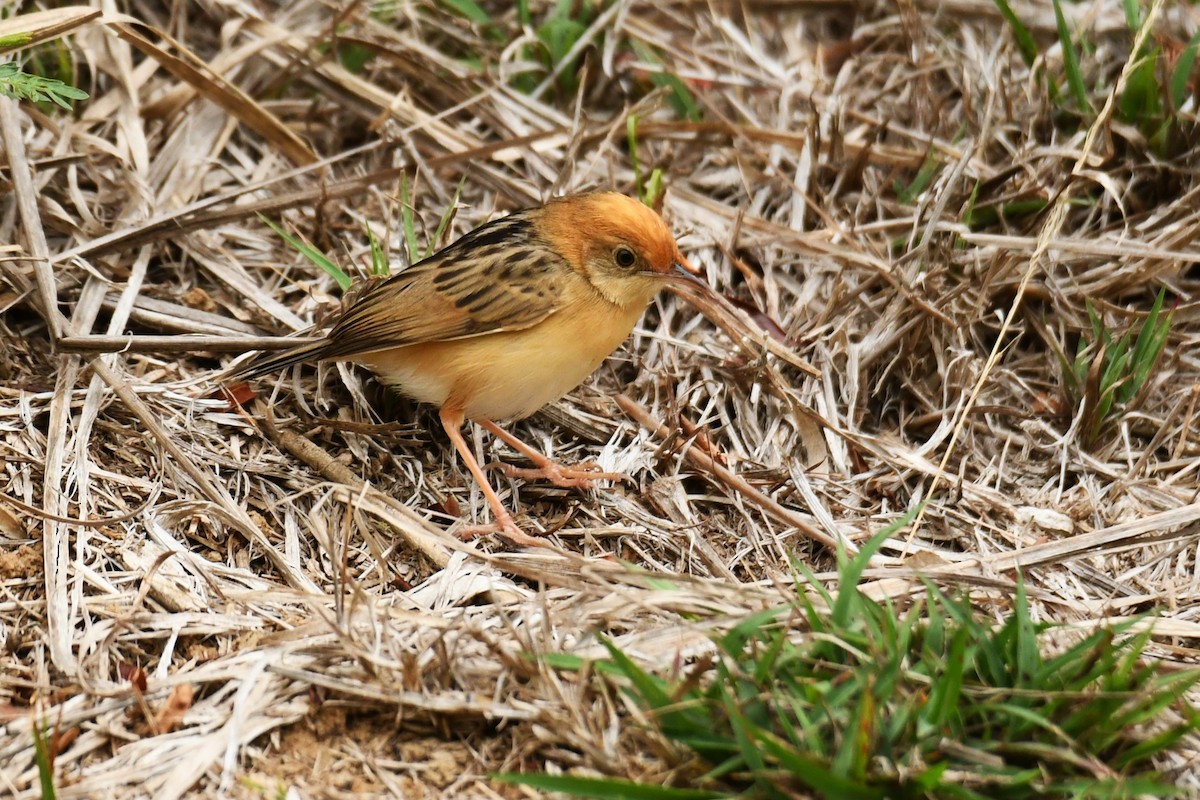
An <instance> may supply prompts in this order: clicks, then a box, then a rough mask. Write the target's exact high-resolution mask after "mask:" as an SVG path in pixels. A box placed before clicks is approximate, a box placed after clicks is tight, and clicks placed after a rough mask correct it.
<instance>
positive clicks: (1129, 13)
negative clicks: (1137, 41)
mask: <svg viewBox="0 0 1200 800" xmlns="http://www.w3.org/2000/svg"><path fill="white" fill-rule="evenodd" d="M1121 5H1122V6H1123V7H1124V9H1125V24H1126V25H1128V26H1129V30H1130V31H1132V32H1133V33H1137V32H1138V30H1139V29H1140V28H1141V27H1142V9H1141V8H1140V7H1139V5H1138V0H1121Z"/></svg>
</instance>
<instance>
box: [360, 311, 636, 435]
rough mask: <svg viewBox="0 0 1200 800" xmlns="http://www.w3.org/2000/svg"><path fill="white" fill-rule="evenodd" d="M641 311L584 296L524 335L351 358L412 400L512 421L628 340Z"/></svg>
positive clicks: (561, 392)
mask: <svg viewBox="0 0 1200 800" xmlns="http://www.w3.org/2000/svg"><path fill="white" fill-rule="evenodd" d="M643 310H644V305H636V306H633V307H630V308H620V307H616V306H613V305H611V304H609V303H607V302H604V301H603V300H599V299H590V298H589V299H588V300H586V301H580V302H576V303H573V304H570V305H568V306H567V307H566V308H563V309H561V310H559V311H557V312H555V313H554V314H551V315H550V316H549V317H547V318H546V319H545V320H543V321H542V322H540V323H538V324H537V325H534V326H532V327H530V328H526V329H524V330H519V331H501V332H498V333H489V334H484V335H481V336H473V337H469V338H465V339H456V340H454V341H447V342H429V343H424V344H415V345H408V346H405V347H398V348H394V349H392V350H383V351H379V352H375V353H370V354H367V355H364V356H361V357H359V358H358V359H356V360H358V361H359V362H360V363H362V364H363V365H364V366H366V367H368V368H369V369H371V370H373V371H374V372H376V373H378V374H379V376H380V377H381V378H382V379H383V380H384V381H385V382H387V383H390V384H392V385H394V386H396V387H397V388H399V389H400V390H401V391H402V392H404V393H405V394H407V395H409V396H410V397H412V398H414V399H416V400H418V401H421V402H425V403H433V404H434V405H437V406H439V407H442V406H447V405H449V406H451V407H457V408H461V409H462V410H463V413H464V414H465V415H466V416H467V417H470V418H473V419H520V418H521V417H527V416H529V415H530V414H532V413H533V412H535V411H537V410H538V409H539V408H541V407H542V406H544V405H546V404H547V403H550V402H553V401H554V400H557V399H558V398H559V397H562V396H563V395H564V394H566V393H567V392H569V391H570V390H571V389H573V388H575V387H576V386H578V385H579V384H580V382H582V381H583V379H584V378H586V377H587V376H588V375H590V374H591V373H592V372H593V371H594V370H595V369H596V367H597V366H599V365H600V363H601V362H602V361H604V359H605V358H607V357H608V356H609V354H611V353H612V352H613V351H614V350H615V349H616V348H617V347H618V346H619V345H620V344H621V342H622V341H624V340H625V339H626V337H628V336H629V333H630V331H632V330H633V326H634V325H635V324H637V321H638V319H639V318H640V317H641V315H642V311H643Z"/></svg>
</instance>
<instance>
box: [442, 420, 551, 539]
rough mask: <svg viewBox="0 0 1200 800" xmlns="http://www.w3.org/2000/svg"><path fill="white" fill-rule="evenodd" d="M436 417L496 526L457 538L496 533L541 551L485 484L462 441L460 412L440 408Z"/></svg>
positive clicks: (473, 457) (472, 530)
mask: <svg viewBox="0 0 1200 800" xmlns="http://www.w3.org/2000/svg"><path fill="white" fill-rule="evenodd" d="M438 416H439V417H440V418H441V420H442V427H443V428H445V429H446V434H447V435H448V436H449V437H450V441H451V442H453V443H454V449H455V450H457V451H458V454H459V455H460V456H462V460H463V461H464V462H465V463H466V465H467V469H468V470H469V471H470V473H471V476H472V477H473V478H475V482H476V483H477V484H479V488H480V489H482V490H483V496H484V497H486V498H487V501H488V505H490V506H491V507H492V516H493V517H495V522H493V523H492V526H491V527H483V528H480V527H472V528H468V529H466V530H463V531H461V532H460V533H459V536H460V538H463V539H470V538H471V537H473V536H475V535H477V534H479V533H485V532H490V531H493V530H494V531H495V532H496V533H499V534H500V535H501V536H503V537H505V538H506V539H509V540H510V541H512V542H513V544H518V545H522V546H525V547H544V546H545V543H544V542H543V541H542V540H541V539H538V538H536V537H533V536H530V535H529V534H527V533H525V532H524V531H523V530H521V529H520V528H518V527H517V523H515V522H513V518H512V514H510V513H508V509H506V508H505V507H504V503H502V502H501V501H500V496H499V495H497V494H496V491H495V490H494V489H492V487H491V486H490V485H489V484H488V482H487V478H486V477H485V476H484V474H483V470H482V469H481V468H480V467H479V462H478V461H476V460H475V456H474V455H473V454H472V453H471V448H469V447H467V442H466V440H465V439H463V435H462V424H463V419H464V417H463V413H462V411H459V410H455V409H451V408H443V409H442V410H441V412H440V413H439V414H438Z"/></svg>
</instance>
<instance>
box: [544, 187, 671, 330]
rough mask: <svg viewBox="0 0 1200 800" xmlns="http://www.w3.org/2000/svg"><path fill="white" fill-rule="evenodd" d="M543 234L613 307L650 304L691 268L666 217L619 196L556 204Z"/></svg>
mask: <svg viewBox="0 0 1200 800" xmlns="http://www.w3.org/2000/svg"><path fill="white" fill-rule="evenodd" d="M539 222H540V225H539V227H540V228H541V233H542V235H543V236H545V238H546V240H547V241H548V242H549V244H550V246H551V247H553V248H554V249H555V250H556V251H557V252H558V253H559V254H560V255H561V256H562V257H563V258H564V259H565V260H566V261H567V263H568V264H570V265H571V267H572V268H573V269H575V270H576V271H577V272H579V273H580V274H582V275H583V276H584V277H585V278H587V279H588V280H589V281H590V282H591V283H592V285H593V286H595V287H596V289H597V290H598V291H599V292H600V293H601V294H603V295H604V296H605V297H606V298H607V299H608V300H609V301H610V302H612V303H615V304H617V305H620V306H630V305H634V304H641V305H645V304H646V303H647V302H649V301H650V298H651V297H653V296H654V294H655V293H656V292H657V291H658V290H659V289H660V288H661V287H662V280H661V279H662V278H668V277H670V276H672V275H675V274H676V273H677V270H678V268H679V267H680V266H681V265H684V264H686V263H687V261H686V260H685V259H684V257H683V255H682V254H680V252H679V247H678V246H677V245H676V244H675V237H674V236H672V235H671V229H670V228H668V227H667V223H665V222H663V219H662V217H660V216H659V215H658V214H656V213H654V211H653V210H651V209H650V208H647V207H646V206H645V205H644V204H642V203H640V202H638V201H637V200H634V199H633V198H630V197H626V196H625V195H623V194H617V193H616V192H592V193H587V194H577V195H570V196H568V197H560V198H557V199H555V200H551V201H550V202H549V203H547V204H546V205H545V206H544V207H543V209H542V216H541V219H540V221H539Z"/></svg>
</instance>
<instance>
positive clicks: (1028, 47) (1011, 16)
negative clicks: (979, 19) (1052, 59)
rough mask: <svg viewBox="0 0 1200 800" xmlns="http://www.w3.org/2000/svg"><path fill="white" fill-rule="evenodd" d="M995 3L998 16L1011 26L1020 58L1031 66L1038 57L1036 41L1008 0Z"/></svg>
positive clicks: (998, 0) (997, 0)
mask: <svg viewBox="0 0 1200 800" xmlns="http://www.w3.org/2000/svg"><path fill="white" fill-rule="evenodd" d="M995 3H996V8H997V10H999V11H1000V16H1002V17H1004V20H1005V21H1006V22H1007V23H1008V26H1009V27H1010V28H1012V32H1013V39H1015V40H1016V42H1017V49H1018V50H1019V51H1020V52H1021V59H1022V60H1023V61H1024V62H1025V66H1027V67H1032V66H1033V62H1034V61H1037V57H1038V49H1037V43H1036V42H1034V40H1033V34H1032V33H1030V32H1029V28H1026V27H1025V23H1023V22H1021V19H1020V18H1019V17H1018V16H1017V15H1016V13H1015V12H1014V11H1013V10H1012V6H1010V5H1009V4H1008V0H995Z"/></svg>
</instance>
